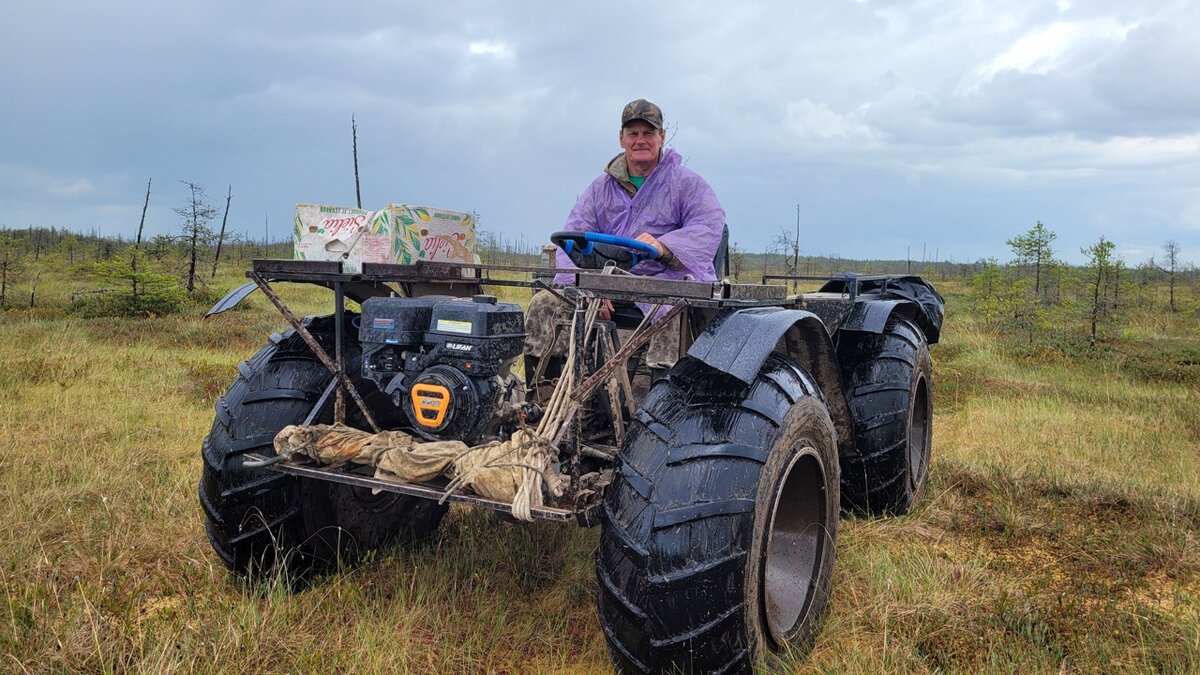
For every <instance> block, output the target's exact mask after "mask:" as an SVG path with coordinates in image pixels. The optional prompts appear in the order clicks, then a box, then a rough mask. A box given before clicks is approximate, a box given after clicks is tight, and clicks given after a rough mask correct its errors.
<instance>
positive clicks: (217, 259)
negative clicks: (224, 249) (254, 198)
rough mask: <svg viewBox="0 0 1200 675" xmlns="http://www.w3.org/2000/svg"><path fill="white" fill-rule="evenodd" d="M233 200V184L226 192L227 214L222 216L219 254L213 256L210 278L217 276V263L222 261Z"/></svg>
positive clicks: (218, 239) (218, 237) (218, 240)
mask: <svg viewBox="0 0 1200 675" xmlns="http://www.w3.org/2000/svg"><path fill="white" fill-rule="evenodd" d="M232 200H233V186H232V185H230V186H229V191H228V192H227V193H225V215H223V216H221V234H219V235H217V254H216V255H214V256H213V268H212V274H211V275H210V276H209V277H208V278H209V279H216V278H217V263H219V262H221V244H224V243H225V223H226V222H228V220H229V202H230V201H232Z"/></svg>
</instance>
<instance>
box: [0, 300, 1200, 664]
mask: <svg viewBox="0 0 1200 675" xmlns="http://www.w3.org/2000/svg"><path fill="white" fill-rule="evenodd" d="M943 290H946V289H943ZM949 290H950V291H951V292H950V293H949V294H948V295H949V296H950V297H949V299H950V305H949V311H948V317H947V321H946V327H945V330H944V333H943V339H944V342H943V343H942V344H940V345H937V346H935V347H934V348H933V350H932V351H933V358H934V363H935V367H934V382H935V411H936V412H935V434H934V450H933V452H934V459H933V464H932V473H931V480H930V484H929V489H928V492H927V493H926V497H925V499H924V500H923V501H922V502H921V503H920V504H919V505H918V506H917V508H916V509H915V511H914V512H913V513H912V514H911V515H909V516H906V517H903V518H895V519H884V520H847V521H843V525H842V530H841V534H842V536H841V537H840V539H839V542H838V561H837V565H836V568H835V569H836V571H835V580H834V589H835V591H834V596H833V599H832V602H831V604H830V609H829V613H828V616H827V619H826V624H825V627H824V630H823V632H822V634H821V636H820V638H819V640H818V642H817V644H816V647H815V649H814V651H813V653H812V654H811V655H810V656H809V657H808V658H807V659H804V660H802V661H798V662H796V663H794V664H793V667H794V670H796V671H798V672H830V673H832V672H881V671H888V672H929V671H945V672H979V671H992V672H1060V671H1066V672H1122V671H1141V672H1156V671H1157V672H1200V376H1198V374H1197V370H1200V358H1196V359H1195V360H1192V359H1193V357H1194V356H1196V355H1197V353H1198V350H1200V327H1198V326H1197V320H1196V318H1195V317H1189V316H1186V315H1183V314H1180V315H1175V316H1168V317H1146V318H1143V319H1141V320H1136V321H1132V322H1131V323H1130V325H1129V327H1128V328H1126V329H1124V330H1122V331H1120V332H1119V334H1118V335H1116V336H1115V340H1114V341H1113V342H1112V343H1111V344H1109V346H1108V347H1106V350H1104V351H1103V352H1102V353H1100V354H1097V355H1088V356H1082V357H1081V356H1066V355H1064V354H1062V353H1059V352H1038V351H1036V350H1032V351H1031V350H1028V349H1021V348H1018V346H1014V345H1013V344H1010V343H1009V342H1007V341H1006V340H1005V339H1004V338H1001V337H998V336H996V335H995V334H993V333H992V332H990V331H988V330H986V329H985V328H984V327H983V326H982V325H981V324H980V323H978V322H977V321H976V320H975V319H974V318H973V317H972V316H971V314H970V312H969V310H968V309H967V307H966V305H965V303H964V302H963V301H962V298H961V297H960V296H958V295H956V294H955V293H954V292H953V291H954V289H953V288H951V289H949ZM319 293H320V292H295V291H293V292H292V294H291V295H290V296H288V301H289V302H294V303H295V304H296V305H297V307H298V309H299V311H300V312H318V311H321V300H322V296H321V295H320V294H319ZM281 326H282V322H281V320H279V318H278V317H277V315H276V314H275V312H274V311H273V310H270V309H268V308H267V306H266V303H265V302H264V301H262V300H261V299H258V300H256V301H255V304H254V306H253V307H252V308H251V309H248V310H245V311H235V312H230V313H227V314H225V315H222V316H220V317H217V318H215V319H211V320H208V321H205V320H202V319H200V318H199V312H198V311H197V312H193V313H191V314H189V315H185V316H173V317H160V318H154V319H145V320H123V319H90V320H83V319H78V318H74V317H72V316H70V315H67V314H65V313H63V312H61V311H54V310H32V311H30V310H23V311H22V310H9V311H7V312H5V313H0V363H2V364H3V366H2V367H0V522H3V523H4V527H3V528H0V586H2V587H3V591H4V598H5V599H4V603H3V605H0V617H2V619H3V620H2V622H0V672H46V671H69V672H78V671H83V672H118V671H119V672H127V671H151V672H160V671H189V672H192V671H199V672H229V671H233V672H243V673H254V672H325V671H337V672H371V671H386V672H414V673H429V672H507V673H518V672H520V673H526V672H537V673H549V672H607V671H608V670H609V666H608V661H607V658H606V656H605V649H604V641H603V638H602V635H601V631H600V628H599V624H598V620H597V617H596V611H595V594H596V582H595V578H594V573H593V567H592V556H593V552H594V549H595V547H596V544H597V538H598V532H597V531H596V530H583V529H580V528H576V527H574V526H559V525H553V524H549V523H535V524H532V525H521V526H514V525H510V524H507V523H506V522H504V521H503V520H501V519H500V518H498V517H497V516H495V515H493V514H489V513H486V512H479V511H470V510H465V509H459V508H457V507H456V508H455V509H454V510H453V511H452V512H451V514H450V515H449V516H448V518H447V520H446V521H445V523H444V525H443V527H442V528H441V529H440V530H439V532H438V534H437V535H436V536H435V538H434V540H433V541H432V542H431V544H430V545H428V546H426V547H424V548H422V549H419V550H416V551H405V550H395V551H386V552H383V553H381V554H379V555H378V556H377V557H376V558H375V559H374V560H370V561H368V562H367V563H366V564H364V565H362V566H360V567H358V568H357V569H353V570H347V571H345V572H343V573H341V574H339V575H336V576H332V577H329V578H326V579H325V580H323V581H322V582H321V583H318V584H316V585H315V586H313V587H312V588H311V589H309V590H307V591H304V592H302V593H299V594H295V595H291V594H288V593H286V592H284V591H283V590H282V589H281V588H278V587H273V586H269V585H268V586H266V587H249V586H246V585H244V584H240V583H238V582H236V581H234V580H231V579H230V578H229V576H228V575H227V574H226V573H225V570H224V569H223V567H222V566H221V564H220V562H219V561H218V560H217V558H216V556H215V555H213V554H212V552H211V550H210V549H209V546H208V543H207V541H206V539H205V537H204V530H203V526H202V523H201V514H200V510H199V507H198V505H197V501H196V480H197V478H198V475H199V472H200V465H201V464H200V459H199V446H200V439H201V438H202V437H203V436H204V434H205V433H206V432H207V430H208V427H209V425H210V424H211V421H212V405H213V402H214V400H215V399H216V397H217V396H219V395H220V394H221V392H222V391H223V389H224V387H225V386H226V385H227V384H228V382H229V381H230V380H231V378H232V375H233V373H234V372H235V371H234V368H235V366H236V364H237V362H238V361H239V360H241V359H244V358H247V357H248V356H250V355H251V354H252V353H253V352H254V351H255V350H256V349H257V348H258V346H259V345H260V343H261V342H263V340H264V337H265V336H266V335H267V334H268V333H270V332H271V331H273V330H279V329H280V328H281Z"/></svg>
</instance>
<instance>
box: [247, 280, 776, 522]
mask: <svg viewBox="0 0 1200 675" xmlns="http://www.w3.org/2000/svg"><path fill="white" fill-rule="evenodd" d="M342 270H343V265H342V263H341V262H340V261H305V260H276V259H255V260H254V261H253V262H252V270H251V271H250V272H247V274H246V276H247V278H249V279H250V280H251V281H252V282H254V284H255V285H256V286H257V287H258V288H259V289H261V290H262V291H263V294H264V295H266V296H267V298H268V300H270V301H271V303H272V304H273V305H274V306H275V307H276V309H278V310H279V312H280V313H281V314H282V315H283V317H284V318H285V319H286V320H287V321H288V323H289V324H291V326H292V328H293V329H295V331H296V333H297V334H298V335H299V336H300V337H301V339H303V340H304V341H305V343H306V344H307V345H308V346H309V348H310V349H312V350H313V353H314V354H316V356H317V358H318V359H320V360H321V363H322V364H323V365H324V366H325V367H326V368H327V369H328V370H329V371H330V373H331V374H332V376H333V377H332V380H331V381H330V383H329V385H328V386H327V387H326V389H325V391H324V392H323V394H322V395H321V397H320V398H319V399H318V400H317V402H316V403H315V405H314V407H313V409H312V411H311V412H310V413H309V414H308V416H307V417H306V419H305V422H304V423H305V424H311V423H312V421H313V420H315V419H316V417H317V416H318V415H319V414H320V411H321V410H323V409H324V408H325V406H326V405H328V401H329V398H330V395H331V394H336V398H335V401H334V421H335V422H336V423H344V422H345V416H346V403H345V397H346V395H349V396H350V398H351V399H352V400H353V401H354V403H355V404H356V405H357V406H358V408H359V410H360V411H361V412H362V414H363V417H364V418H365V419H366V420H367V422H368V424H370V426H371V428H372V430H374V431H376V432H378V431H381V429H380V428H379V426H378V424H376V422H375V420H374V418H373V417H372V415H371V413H370V411H369V410H368V409H367V406H366V404H365V402H364V401H363V399H362V396H361V395H360V394H359V392H358V390H357V389H356V388H355V387H354V384H353V383H352V382H350V380H349V378H348V377H347V376H346V374H345V367H344V365H345V364H344V361H343V358H344V354H343V352H344V349H343V343H344V340H345V339H346V338H345V335H344V329H343V326H344V323H345V311H346V308H345V300H346V297H347V296H348V295H350V297H352V299H356V300H358V299H360V298H367V297H373V296H379V295H386V294H388V293H390V292H394V291H395V290H408V289H409V288H410V285H414V286H415V285H423V286H425V287H426V288H428V287H430V286H432V287H435V288H436V287H443V286H444V287H447V290H448V291H453V290H459V291H461V290H464V289H462V288H459V289H455V286H467V287H475V288H479V287H482V286H508V287H526V288H531V289H533V288H545V289H548V290H551V291H553V292H557V291H555V290H554V289H553V288H551V286H550V285H549V284H547V283H546V282H545V281H543V280H541V279H539V278H537V277H538V276H545V275H546V274H547V273H548V272H551V271H552V269H551V268H545V267H524V266H517V265H461V264H454V263H431V262H424V261H422V262H419V263H417V264H416V265H392V264H375V263H364V264H363V270H362V272H361V273H345V272H343V271H342ZM494 272H521V273H526V274H530V275H533V276H534V279H533V280H532V281H523V280H514V279H500V278H495V277H493V276H492V273H494ZM560 272H561V271H560ZM570 273H571V274H573V275H574V276H575V281H576V284H575V287H576V288H577V289H578V290H579V291H580V292H581V293H583V294H585V295H587V296H592V297H605V298H611V299H614V300H630V301H641V302H645V301H647V300H648V299H652V300H653V301H654V302H661V303H662V304H668V305H674V307H673V308H672V309H671V310H670V311H669V312H668V313H667V314H666V315H665V316H664V317H663V320H661V321H659V322H658V323H656V324H654V325H653V326H649V327H648V328H647V329H646V330H644V331H642V333H641V334H640V335H639V336H638V338H637V339H635V340H632V341H630V342H628V343H627V344H625V345H622V347H621V349H619V350H618V351H617V352H616V354H614V355H613V358H612V359H611V360H610V362H609V363H608V364H606V365H605V366H603V367H601V368H600V369H599V370H597V372H595V373H593V374H592V375H591V376H590V377H588V378H587V379H586V380H585V381H584V382H582V383H581V384H580V388H579V390H578V391H577V392H576V394H575V396H573V397H572V399H571V403H570V405H571V408H572V409H571V412H570V415H569V419H570V420H571V422H570V423H568V424H566V425H564V426H563V427H562V428H561V429H560V433H559V434H558V436H557V437H556V438H555V439H554V440H553V442H554V444H555V445H556V446H559V445H561V444H562V442H563V441H564V440H565V437H566V436H568V435H570V434H571V430H572V429H578V428H579V427H580V423H581V419H580V417H581V415H582V414H583V406H584V404H585V402H586V400H587V395H588V394H590V393H591V391H593V390H595V389H596V388H597V387H598V386H599V385H600V384H601V383H602V382H603V380H604V378H605V376H606V375H607V374H608V373H610V372H611V371H612V370H613V368H615V367H616V364H619V363H621V362H623V361H624V360H625V359H627V358H628V357H629V355H631V354H632V353H633V352H634V351H635V350H636V349H637V348H638V347H640V346H641V345H642V344H644V343H645V342H646V341H648V340H649V339H650V337H651V336H652V335H653V334H654V333H657V332H659V331H661V330H663V329H665V328H666V327H668V326H669V325H670V324H671V321H670V320H671V319H673V318H674V317H676V316H681V317H682V319H681V321H680V332H681V340H680V349H681V352H682V351H683V350H684V349H685V344H684V343H685V342H687V340H686V339H685V338H686V337H690V326H691V315H692V313H693V312H694V311H701V312H712V311H714V310H716V309H719V308H723V307H739V308H743V307H768V306H784V307H789V306H795V305H796V304H797V303H798V302H799V301H798V299H796V298H788V297H787V295H786V288H784V287H781V286H766V285H756V284H731V283H728V282H697V281H679V280H670V279H657V278H653V277H639V276H633V275H620V274H604V273H601V272H600V271H590V270H570ZM277 281H284V282H298V283H311V284H316V285H320V286H325V287H327V288H330V289H331V290H332V291H333V293H334V326H335V328H334V353H333V355H332V356H330V355H329V354H328V353H327V352H326V351H325V350H324V349H323V348H322V347H321V345H320V344H319V343H317V341H316V339H315V338H314V337H313V336H312V334H311V333H310V332H309V331H308V329H307V328H306V327H305V326H304V324H303V322H301V321H300V320H299V319H297V318H296V316H295V314H293V313H292V311H291V310H290V309H289V308H288V307H287V305H286V304H285V303H284V302H283V301H282V300H281V299H280V298H279V296H278V295H277V294H276V293H275V292H274V290H273V289H272V288H271V283H272V282H277ZM390 284H396V285H399V286H400V289H396V288H393V287H392V286H391V285H390ZM449 294H452V295H453V294H454V293H449ZM647 296H650V297H649V298H648V297H647ZM243 297H244V296H243ZM575 321H576V323H577V324H580V325H578V330H577V331H576V335H578V336H579V338H578V339H580V340H582V339H583V335H582V333H583V331H582V325H581V324H582V322H583V312H580V311H577V312H576V316H575ZM576 358H577V359H579V360H580V362H579V363H577V364H576V367H577V368H582V359H583V350H582V349H577V350H576ZM578 372H582V370H580V371H578ZM581 443H582V439H580V438H579V437H578V434H574V442H573V443H571V444H569V445H570V447H566V448H562V450H563V455H564V456H563V458H562V459H563V460H564V462H566V466H567V469H568V472H569V475H570V477H571V483H572V484H573V485H574V484H576V483H577V481H578V479H579V471H580V468H579V463H580V462H579V460H580V458H581V457H582V456H583V455H585V454H587V453H586V452H585V451H584V448H583V447H582V446H581ZM247 460H248V461H250V462H253V463H256V464H258V465H260V466H263V467H269V468H270V469H272V470H274V471H278V472H281V473H286V474H291V475H294V476H299V477H303V478H309V479H318V480H326V481H331V482H335V483H343V484H347V485H353V486H356V487H360V488H369V489H373V490H384V491H388V492H396V493H400V494H406V495H411V496H415V497H422V498H426V499H436V500H444V501H450V502H456V503H462V504H469V505H471V506H478V507H481V508H486V509H491V510H495V511H508V510H509V509H510V508H511V505H510V504H507V503H504V502H498V501H495V500H489V499H486V498H482V497H479V496H477V495H464V494H458V493H449V494H448V493H447V492H446V491H445V489H444V487H442V486H439V485H436V484H429V483H426V484H404V483H393V482H390V481H385V480H380V479H377V478H372V477H368V476H363V475H359V474H355V473H350V472H347V471H346V470H345V467H316V466H312V465H307V464H303V463H298V462H294V461H293V462H285V461H281V460H278V459H276V458H271V459H266V458H263V457H260V456H251V455H247ZM593 507H594V505H593ZM591 510H592V507H577V508H575V509H560V508H551V507H539V508H534V509H532V515H533V516H534V517H536V518H541V519H548V520H557V521H567V520H572V519H578V520H579V521H580V522H581V523H585V524H588V523H591V522H592V521H593V520H594V518H593V514H592V513H591Z"/></svg>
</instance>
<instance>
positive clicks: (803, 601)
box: [762, 447, 829, 645]
mask: <svg viewBox="0 0 1200 675" xmlns="http://www.w3.org/2000/svg"><path fill="white" fill-rule="evenodd" d="M827 515H828V514H827V513H826V494H825V467H824V466H823V465H822V463H821V459H820V457H819V456H818V454H817V451H816V450H815V449H813V448H811V447H804V448H802V449H801V450H800V452H798V453H797V454H796V456H795V457H793V458H792V462H791V464H790V465H789V466H788V468H787V471H786V472H785V473H784V477H783V480H782V481H780V485H779V489H778V491H777V492H776V494H775V503H774V505H773V507H772V510H771V519H770V521H769V523H768V529H767V541H766V547H767V551H766V556H765V560H764V564H763V593H762V603H763V608H762V609H763V613H764V614H765V616H766V619H767V629H768V631H769V632H770V636H771V639H772V640H773V641H774V642H775V643H776V645H783V644H785V643H786V642H787V641H788V637H789V636H790V635H791V634H792V633H793V632H795V629H796V627H797V626H799V625H802V624H803V619H804V617H805V615H806V614H807V613H808V610H809V607H810V606H811V605H812V600H813V595H814V593H815V592H816V590H817V588H818V587H819V582H820V579H819V576H820V570H821V562H822V561H823V560H824V558H825V556H826V555H828V548H827V547H828V545H829V541H828V537H827V533H826V532H825V527H824V523H825V519H826V516H827Z"/></svg>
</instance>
